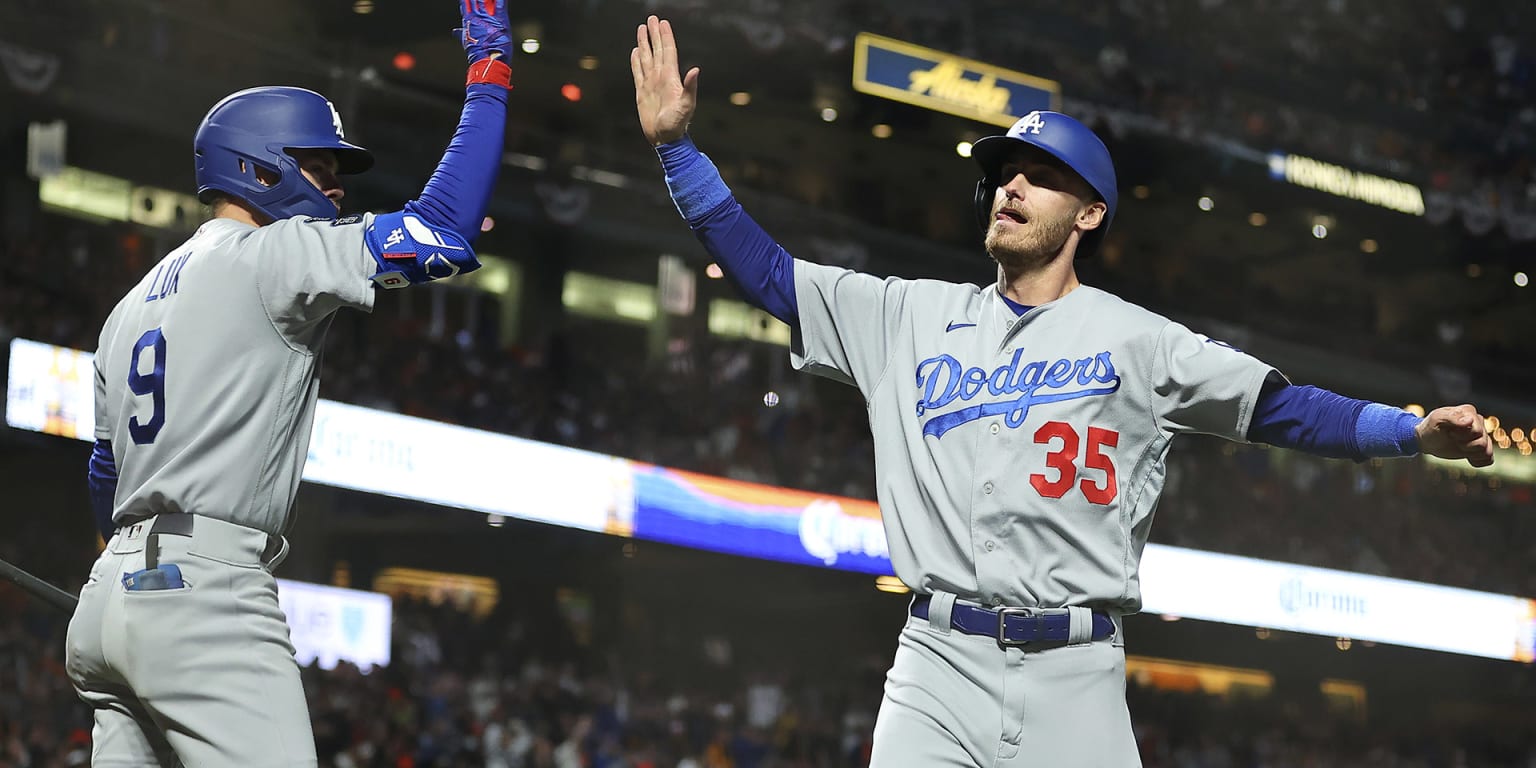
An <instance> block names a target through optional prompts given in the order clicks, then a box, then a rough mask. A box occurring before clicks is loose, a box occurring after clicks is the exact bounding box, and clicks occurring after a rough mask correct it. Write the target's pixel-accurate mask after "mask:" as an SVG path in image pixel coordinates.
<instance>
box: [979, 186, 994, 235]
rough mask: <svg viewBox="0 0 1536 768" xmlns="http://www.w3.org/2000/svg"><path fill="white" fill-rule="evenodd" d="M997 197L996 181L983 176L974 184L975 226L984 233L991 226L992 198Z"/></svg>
mask: <svg viewBox="0 0 1536 768" xmlns="http://www.w3.org/2000/svg"><path fill="white" fill-rule="evenodd" d="M996 195H997V179H994V178H992V177H990V176H983V177H981V180H980V181H978V182H976V224H977V225H978V226H980V227H981V231H982V232H986V231H987V229H988V228H989V227H990V226H991V223H992V222H991V221H989V219H991V218H992V198H993V197H995V196H996Z"/></svg>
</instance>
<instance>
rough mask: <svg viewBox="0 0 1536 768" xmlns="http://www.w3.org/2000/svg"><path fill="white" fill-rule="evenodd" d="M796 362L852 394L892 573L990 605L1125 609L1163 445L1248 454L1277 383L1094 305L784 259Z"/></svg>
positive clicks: (1205, 342) (1092, 299) (1174, 327)
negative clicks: (866, 430)
mask: <svg viewBox="0 0 1536 768" xmlns="http://www.w3.org/2000/svg"><path fill="white" fill-rule="evenodd" d="M795 295H796V300H797V303H798V305H799V320H800V335H799V338H798V341H797V345H796V348H795V350H794V352H793V354H792V361H793V363H794V365H795V367H796V368H799V369H801V370H806V371H809V372H812V373H816V374H820V375H823V376H827V377H829V378H832V379H835V380H838V381H842V382H845V383H849V384H853V385H854V386H857V387H858V388H859V390H860V392H862V393H863V395H864V399H865V402H866V403H867V404H868V408H869V421H870V429H871V431H872V434H873V437H874V444H875V472H876V485H877V487H878V491H877V495H878V500H879V504H880V510H881V516H882V518H883V520H884V525H885V532H886V537H887V540H888V542H889V545H890V552H891V561H892V564H893V565H894V567H895V570H896V575H897V576H899V577H901V580H902V581H903V582H905V583H906V584H907V585H908V586H911V587H913V588H914V589H916V590H918V591H920V592H930V591H934V590H943V591H946V592H953V593H956V594H958V595H960V596H961V597H963V598H967V599H971V600H975V601H978V602H982V603H987V604H992V605H1017V606H1031V607H1060V606H1066V605H1087V606H1093V607H1103V608H1111V609H1116V610H1121V611H1125V612H1134V611H1136V610H1139V609H1140V607H1141V589H1140V582H1139V581H1138V577H1137V571H1138V568H1139V565H1140V561H1141V553H1142V550H1143V548H1144V547H1145V545H1146V541H1147V534H1148V531H1149V529H1150V527H1151V523H1152V517H1153V513H1154V511H1155V510H1156V508H1157V501H1158V496H1159V495H1160V494H1161V493H1162V489H1163V480H1164V472H1165V465H1164V458H1165V457H1166V456H1167V453H1168V447H1169V444H1170V442H1171V441H1172V439H1173V437H1174V436H1175V435H1177V434H1180V433H1185V432H1203V433H1209V434H1214V435H1219V436H1221V437H1224V438H1227V439H1231V440H1239V441H1241V440H1244V439H1245V436H1246V435H1247V432H1248V424H1249V420H1250V418H1251V417H1252V414H1253V410H1254V403H1255V400H1256V399H1257V398H1258V394H1259V389H1260V387H1261V386H1262V385H1263V382H1264V379H1265V378H1266V377H1267V376H1268V375H1269V374H1270V372H1271V371H1273V370H1274V369H1272V368H1271V367H1270V366H1268V365H1266V364H1264V363H1263V362H1261V361H1259V360H1257V359H1255V358H1253V357H1250V356H1249V355H1247V354H1244V353H1242V352H1240V351H1238V350H1236V349H1233V348H1232V347H1230V346H1227V345H1224V344H1222V343H1219V342H1215V341H1212V340H1210V339H1207V338H1206V337H1203V336H1200V335H1197V334H1195V333H1194V332H1192V331H1190V330H1189V329H1188V328H1185V327H1184V326H1182V325H1180V324H1178V323H1175V322H1172V321H1170V320H1168V319H1167V318H1165V317H1162V316H1160V315H1157V314H1154V313H1152V312H1149V311H1147V310H1145V309H1142V308H1141V307H1138V306H1135V305H1134V304H1130V303H1128V302H1126V301H1124V300H1122V299H1119V298H1117V297H1115V296H1112V295H1110V294H1108V293H1105V292H1103V291H1100V290H1097V289H1095V288H1090V287H1087V286H1083V287H1079V288H1077V289H1076V290H1073V291H1072V292H1071V293H1068V294H1067V295H1066V296H1064V297H1062V298H1061V299H1059V300H1057V301H1054V302H1051V303H1049V304H1045V305H1042V306H1039V307H1036V308H1034V309H1032V310H1030V311H1029V312H1027V313H1025V314H1024V315H1023V316H1022V317H1020V316H1017V315H1016V314H1015V313H1014V312H1013V310H1012V309H1011V308H1009V307H1008V305H1007V304H1006V303H1005V302H1004V301H1003V299H1002V297H1001V296H1000V295H999V294H998V291H997V288H996V287H995V286H987V287H985V288H981V287H977V286H975V285H967V284H955V283H945V282H939V281H932V280H900V279H895V278H891V279H886V280H881V279H879V278H876V277H873V276H870V275H866V274H860V273H856V272H850V271H848V270H845V269H838V268H832V267H827V266H822V265H818V264H813V263H810V262H805V261H800V260H796V261H795Z"/></svg>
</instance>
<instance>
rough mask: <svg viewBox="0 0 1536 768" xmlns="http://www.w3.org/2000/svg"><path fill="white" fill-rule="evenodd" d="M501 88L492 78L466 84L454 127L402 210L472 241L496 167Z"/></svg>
mask: <svg viewBox="0 0 1536 768" xmlns="http://www.w3.org/2000/svg"><path fill="white" fill-rule="evenodd" d="M507 93H508V91H507V88H506V87H504V86H501V85H495V84H492V83H474V84H471V85H469V86H468V87H467V89H466V93H465V97H464V111H463V112H461V113H460V115H459V127H458V129H457V130H455V131H454V133H453V140H452V141H450V142H449V143H448V149H447V151H445V152H443V159H442V161H441V162H439V163H438V164H437V170H436V171H434V172H433V173H432V178H431V179H428V180H427V186H426V188H425V189H423V190H422V191H421V196H420V197H418V198H416V199H415V200H412V201H410V202H408V203H406V204H405V212H406V213H409V214H414V215H416V216H418V217H420V218H421V220H422V221H425V222H426V223H428V224H430V225H432V226H434V227H439V228H444V229H448V230H451V231H453V232H455V233H456V234H458V235H459V236H460V237H462V238H464V240H465V241H467V242H469V243H473V242H474V241H475V238H476V237H479V235H480V222H482V221H484V219H485V209H486V206H487V205H488V204H489V203H490V199H491V188H492V187H493V186H495V184H496V174H497V171H498V170H499V169H500V168H501V153H502V142H503V133H504V130H505V126H506V122H507Z"/></svg>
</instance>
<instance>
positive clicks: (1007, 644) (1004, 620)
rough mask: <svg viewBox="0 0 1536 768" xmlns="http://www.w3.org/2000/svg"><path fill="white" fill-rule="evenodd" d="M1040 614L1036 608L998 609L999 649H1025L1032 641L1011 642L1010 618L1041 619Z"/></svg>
mask: <svg viewBox="0 0 1536 768" xmlns="http://www.w3.org/2000/svg"><path fill="white" fill-rule="evenodd" d="M1040 615H1041V614H1040V612H1039V611H1038V610H1036V609H1034V608H1015V607H1009V608H998V609H997V647H999V648H1005V649H1006V648H1023V647H1024V646H1026V645H1029V644H1030V643H1031V642H1034V641H1032V640H1009V639H1008V617H1009V616H1023V617H1025V618H1039V617H1040Z"/></svg>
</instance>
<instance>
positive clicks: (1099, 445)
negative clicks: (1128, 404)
mask: <svg viewBox="0 0 1536 768" xmlns="http://www.w3.org/2000/svg"><path fill="white" fill-rule="evenodd" d="M1057 441H1060V445H1059V447H1057V448H1056V450H1053V451H1051V452H1050V453H1047V454H1046V455H1045V466H1046V468H1047V469H1048V470H1050V471H1051V473H1054V475H1055V477H1054V478H1051V477H1049V476H1048V475H1047V473H1043V472H1036V473H1034V474H1032V475H1030V476H1029V484H1030V485H1033V486H1034V487H1035V491H1036V492H1038V493H1039V494H1040V495H1041V496H1044V497H1046V498H1048V499H1059V498H1061V497H1063V496H1065V495H1067V492H1068V491H1070V490H1072V486H1073V485H1076V486H1077V487H1078V488H1080V489H1081V490H1082V492H1083V498H1085V499H1087V500H1088V501H1090V502H1092V503H1094V504H1108V503H1110V502H1112V501H1114V500H1115V496H1117V495H1119V485H1118V483H1117V482H1116V479H1115V463H1114V461H1113V460H1112V459H1111V458H1110V456H1109V454H1107V453H1105V452H1104V451H1103V449H1104V448H1105V447H1106V446H1107V447H1109V448H1115V447H1117V446H1119V444H1120V433H1119V432H1116V431H1114V430H1110V429H1102V428H1100V427H1089V428H1088V452H1087V455H1085V456H1083V466H1084V467H1085V468H1087V469H1091V470H1098V471H1099V472H1103V473H1104V478H1103V481H1102V483H1096V482H1094V479H1093V478H1088V477H1085V478H1083V479H1082V482H1078V479H1077V475H1078V470H1077V453H1078V449H1079V447H1080V446H1081V442H1082V441H1081V439H1080V438H1079V436H1078V434H1077V430H1076V429H1073V428H1072V425H1070V424H1068V423H1066V422H1064V421H1048V422H1046V423H1044V424H1042V425H1040V428H1039V429H1037V430H1035V443H1036V444H1039V445H1048V444H1055V443H1056V442H1057Z"/></svg>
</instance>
